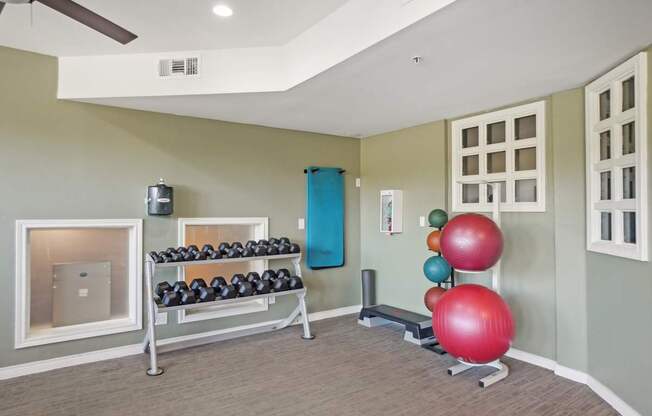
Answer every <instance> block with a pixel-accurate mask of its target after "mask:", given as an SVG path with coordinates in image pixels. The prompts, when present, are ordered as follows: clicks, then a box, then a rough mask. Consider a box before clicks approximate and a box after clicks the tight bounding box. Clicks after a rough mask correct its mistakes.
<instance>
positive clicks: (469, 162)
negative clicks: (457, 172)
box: [462, 155, 480, 176]
mask: <svg viewBox="0 0 652 416" xmlns="http://www.w3.org/2000/svg"><path fill="white" fill-rule="evenodd" d="M479 163H480V157H479V156H478V155H471V156H464V157H463V158H462V175H464V176H468V175H477V174H478V173H480V164H479Z"/></svg>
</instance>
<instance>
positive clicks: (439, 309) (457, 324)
mask: <svg viewBox="0 0 652 416" xmlns="http://www.w3.org/2000/svg"><path fill="white" fill-rule="evenodd" d="M432 325H433V329H434V330H435V336H436V337H437V340H438V341H439V343H440V344H441V346H442V347H443V348H444V350H446V352H448V353H449V354H450V355H452V356H453V357H455V358H457V359H458V360H462V361H464V362H467V363H471V364H486V363H488V362H491V361H494V360H497V359H499V358H500V357H502V356H503V355H504V354H505V353H506V352H507V350H508V349H509V347H510V346H511V344H512V339H513V338H514V320H513V318H512V312H511V311H510V309H509V306H508V305H507V303H506V302H505V301H504V300H503V298H501V297H500V295H498V294H497V293H496V292H494V291H493V290H490V289H487V288H486V287H484V286H480V285H474V284H465V285H460V286H456V287H454V288H452V289H449V290H447V291H446V293H444V294H443V295H442V296H441V297H440V298H439V300H438V301H437V303H436V304H435V309H434V311H433V313H432Z"/></svg>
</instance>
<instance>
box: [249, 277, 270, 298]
mask: <svg viewBox="0 0 652 416" xmlns="http://www.w3.org/2000/svg"><path fill="white" fill-rule="evenodd" d="M252 284H253V287H254V293H255V294H256V295H264V294H266V293H269V292H270V291H271V289H272V285H271V284H270V283H269V280H256V281H254V282H253V283H252Z"/></svg>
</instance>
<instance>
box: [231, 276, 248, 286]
mask: <svg viewBox="0 0 652 416" xmlns="http://www.w3.org/2000/svg"><path fill="white" fill-rule="evenodd" d="M246 281H247V278H246V277H245V275H244V274H242V273H237V274H234V275H233V277H232V278H231V284H232V285H233V286H235V287H236V288H237V287H238V286H240V284H242V283H244V282H246Z"/></svg>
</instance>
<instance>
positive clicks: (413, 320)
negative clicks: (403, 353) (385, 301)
mask: <svg viewBox="0 0 652 416" xmlns="http://www.w3.org/2000/svg"><path fill="white" fill-rule="evenodd" d="M387 321H389V322H395V323H397V324H401V325H403V326H404V327H405V336H404V339H405V340H406V341H409V342H412V343H413V344H418V345H424V344H432V343H433V342H434V341H435V337H434V334H433V332H432V319H431V318H430V317H428V316H426V315H421V314H418V313H414V312H410V311H406V310H405V309H400V308H395V307H393V306H388V305H374V306H367V307H365V308H362V310H361V311H360V316H359V318H358V322H359V323H360V325H364V326H366V327H370V328H371V327H374V326H379V325H386V324H387V323H388V322H387Z"/></svg>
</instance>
